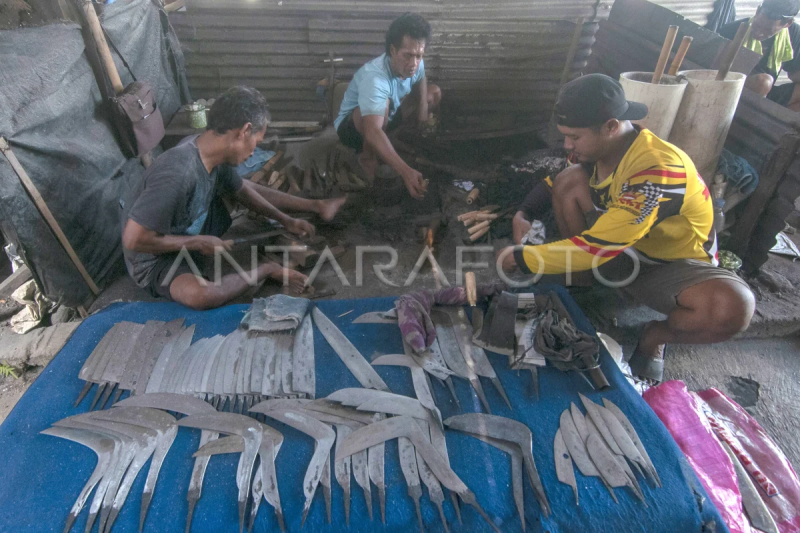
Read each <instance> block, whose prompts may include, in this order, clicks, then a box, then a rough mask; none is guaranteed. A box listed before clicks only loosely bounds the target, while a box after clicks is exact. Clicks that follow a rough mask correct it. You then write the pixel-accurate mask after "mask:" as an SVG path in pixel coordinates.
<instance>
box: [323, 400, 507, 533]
mask: <svg viewBox="0 0 800 533" xmlns="http://www.w3.org/2000/svg"><path fill="white" fill-rule="evenodd" d="M400 438H405V439H407V440H408V441H409V442H410V443H411V445H413V447H414V449H415V452H416V454H418V456H419V457H421V458H422V461H423V463H424V464H425V465H427V467H428V468H429V470H430V471H431V473H432V474H433V476H434V477H435V478H436V479H437V480H438V482H439V483H441V484H442V485H444V486H445V487H446V488H447V489H448V490H450V491H453V492H455V493H456V494H458V496H459V497H461V499H462V500H463V501H464V502H466V503H467V504H469V505H471V506H472V507H474V508H475V510H476V511H478V513H479V514H480V515H481V517H482V518H483V519H484V520H486V522H487V523H488V524H489V525H490V526H491V527H492V529H493V530H494V531H497V532H499V531H500V530H499V529H498V528H497V526H495V525H494V522H493V521H492V520H491V519H490V518H489V516H487V514H486V512H485V511H484V510H483V508H482V507H481V506H480V504H479V503H478V501H477V500H476V498H475V494H473V493H472V491H470V490H469V488H468V487H467V486H466V485H465V484H464V482H463V481H461V479H460V478H459V477H458V475H456V473H455V472H453V470H452V468H450V466H448V463H447V461H446V460H445V459H444V457H443V456H442V455H441V454H440V453H439V452H438V451H437V449H436V448H435V447H434V446H433V445H432V444H431V442H430V441H429V439H428V437H426V436H425V435H424V433H423V432H422V429H421V428H420V425H419V424H418V421H417V420H415V419H414V418H412V417H410V416H394V417H391V418H386V419H384V420H379V421H376V422H373V423H372V424H369V425H367V426H364V427H362V428H361V429H358V430H356V431H353V432H352V433H351V434H350V435H348V436H347V437H346V438H345V439H344V440H343V442H342V444H341V446H339V448H338V449H337V450H336V460H337V461H339V460H341V459H344V458H345V457H348V456H352V455H353V454H356V453H358V452H360V451H363V450H366V449H368V448H370V447H373V446H376V445H379V444H383V443H385V442H386V441H387V440H392V439H400ZM417 464H418V465H419V462H418V463H417ZM404 474H405V475H408V474H409V472H405V471H404ZM429 490H430V487H429ZM413 497H414V496H413V495H412V498H413Z"/></svg>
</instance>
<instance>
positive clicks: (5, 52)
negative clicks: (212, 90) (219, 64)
mask: <svg viewBox="0 0 800 533" xmlns="http://www.w3.org/2000/svg"><path fill="white" fill-rule="evenodd" d="M162 15H163V16H162ZM100 20H101V23H102V25H103V27H104V28H105V30H106V32H107V33H108V35H109V36H110V38H111V39H113V41H114V43H115V44H116V46H117V48H118V49H119V52H120V53H121V54H122V55H124V56H125V59H126V61H127V63H128V64H129V65H130V67H131V69H132V70H133V71H134V74H135V76H136V78H137V79H139V80H146V81H148V82H149V83H150V84H151V85H152V86H153V87H154V89H155V91H156V95H157V101H158V105H159V107H160V108H161V112H162V115H163V117H164V120H165V121H167V120H169V117H171V116H172V115H173V114H174V113H175V112H176V111H177V109H178V108H179V107H180V105H181V102H182V100H183V101H185V100H186V99H188V91H187V90H186V85H185V73H184V72H183V56H182V55H181V52H180V46H179V44H178V41H177V37H175V34H174V32H173V31H172V29H171V28H170V27H169V22H168V21H167V19H166V15H165V14H164V13H163V11H161V9H160V8H159V7H157V6H156V5H155V4H154V3H152V2H151V1H150V0H117V1H116V2H115V3H113V4H111V5H108V6H106V8H105V10H104V12H103V14H102V16H101V18H100ZM88 55H91V54H87V50H86V46H85V44H84V39H83V35H82V32H81V27H80V26H79V25H77V24H75V23H72V22H62V23H56V24H51V25H49V26H43V27H39V28H26V29H19V30H9V31H0V136H2V137H5V138H6V139H7V140H8V142H9V144H10V145H11V148H12V150H13V151H14V154H15V155H16V156H17V158H18V159H19V161H20V163H21V164H22V167H23V168H24V169H25V170H26V172H27V173H28V175H29V176H30V178H31V180H32V181H33V182H34V184H35V185H36V187H37V188H38V189H39V192H40V193H41V195H42V197H43V198H44V200H45V202H46V203H47V205H48V207H49V208H50V211H52V213H53V215H54V216H55V218H56V220H57V221H58V223H59V225H60V226H61V228H62V230H63V231H64V233H65V234H66V236H67V238H68V239H69V241H70V243H71V244H72V247H73V248H74V249H75V252H76V253H77V255H78V257H79V258H80V259H81V261H82V262H83V264H84V266H85V267H86V269H87V271H88V272H89V274H90V275H91V276H92V278H93V279H94V281H95V282H96V283H97V284H98V286H100V287H101V288H102V287H103V286H104V285H106V284H107V283H108V281H109V279H110V277H111V274H112V273H113V272H116V271H117V270H118V267H119V264H120V262H121V258H122V249H121V244H120V234H121V229H120V202H119V199H120V197H121V196H122V195H124V194H125V193H126V192H127V191H128V190H129V189H130V188H131V187H132V186H133V185H134V184H136V183H137V181H138V179H140V178H141V176H142V174H143V172H144V169H143V168H142V166H141V164H140V163H139V161H138V159H131V160H129V159H127V158H126V157H125V155H124V154H123V153H122V151H121V149H120V147H119V144H118V142H117V139H116V137H115V133H114V129H113V127H112V125H111V124H110V123H109V121H108V120H109V119H108V115H107V113H106V109H107V108H106V105H105V102H104V99H103V97H102V95H101V91H100V89H99V86H98V82H97V79H96V77H95V74H94V72H93V70H92V67H91V64H90V62H89V60H88V58H87V57H88ZM112 55H114V59H115V62H116V65H117V69H118V70H119V73H120V77H121V78H122V82H123V84H125V85H127V84H128V83H130V82H131V81H133V77H132V75H131V72H130V71H128V69H127V68H126V67H125V66H124V64H123V63H122V61H121V60H120V58H119V56H117V55H116V53H114V52H112ZM178 80H182V82H181V83H179V81H178ZM0 219H2V222H3V223H2V228H3V232H4V234H5V235H6V238H8V239H11V240H12V241H13V242H15V244H16V245H17V248H18V250H20V251H21V252H22V256H23V258H24V259H25V261H26V263H27V264H28V267H29V268H30V269H31V272H32V273H33V275H34V277H35V278H36V280H37V282H38V283H39V286H40V287H41V288H42V291H43V292H44V294H45V295H46V296H47V297H48V298H51V299H53V300H56V301H60V302H61V303H63V304H64V305H67V306H77V305H84V304H87V303H88V302H89V301H90V300H91V299H92V293H91V291H90V289H89V287H88V286H87V285H86V283H85V282H84V281H83V278H82V277H81V276H80V274H79V273H78V271H77V269H76V268H75V266H74V265H73V264H72V262H71V261H70V259H69V257H68V256H67V254H66V252H65V251H64V249H63V248H62V246H61V245H60V244H59V242H58V240H57V239H56V238H55V235H54V234H53V233H52V231H51V230H50V228H49V227H48V226H47V224H46V223H45V221H44V219H43V218H42V217H41V215H40V213H39V211H38V210H37V208H36V206H35V204H34V203H33V201H32V200H31V199H30V197H29V196H28V194H27V193H26V192H25V189H24V188H23V187H22V185H21V183H20V181H19V178H18V177H17V175H16V174H15V173H14V171H13V169H12V168H11V165H9V164H8V161H7V160H6V159H5V158H4V157H0Z"/></svg>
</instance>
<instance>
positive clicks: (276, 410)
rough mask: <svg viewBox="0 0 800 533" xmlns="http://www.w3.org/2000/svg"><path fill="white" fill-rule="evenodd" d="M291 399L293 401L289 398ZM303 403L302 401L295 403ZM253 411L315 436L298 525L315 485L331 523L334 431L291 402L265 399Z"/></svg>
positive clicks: (314, 490) (303, 520)
mask: <svg viewBox="0 0 800 533" xmlns="http://www.w3.org/2000/svg"><path fill="white" fill-rule="evenodd" d="M289 402H292V400H289ZM296 405H302V404H296ZM250 412H252V413H260V414H263V415H265V416H267V417H269V418H272V419H275V420H277V421H279V422H283V423H284V424H286V425H287V426H290V427H292V428H294V429H296V430H298V431H300V432H302V433H305V434H306V435H308V436H309V437H311V438H313V439H314V445H315V446H314V455H313V456H312V457H311V461H310V462H309V464H308V468H307V469H306V474H305V477H304V479H303V494H305V497H306V501H305V504H304V506H303V518H302V521H301V525H300V527H301V528H302V527H303V524H305V522H306V517H307V516H308V511H309V509H310V508H311V502H312V500H313V499H314V493H315V492H316V490H317V486H318V485H320V484H321V485H322V487H323V495H324V497H325V509H326V511H327V515H328V523H329V524H330V522H331V461H330V459H331V448H332V447H333V443H334V440H335V439H336V434H335V433H334V432H333V429H332V428H331V427H330V425H328V424H324V423H322V422H320V421H319V420H317V419H316V418H314V417H312V416H309V415H308V414H307V413H305V412H304V411H303V410H301V409H298V408H295V407H294V406H293V405H292V404H291V403H290V404H288V405H287V404H286V403H283V402H282V401H281V400H267V401H265V402H262V403H260V404H258V405H255V406H253V407H252V408H251V409H250Z"/></svg>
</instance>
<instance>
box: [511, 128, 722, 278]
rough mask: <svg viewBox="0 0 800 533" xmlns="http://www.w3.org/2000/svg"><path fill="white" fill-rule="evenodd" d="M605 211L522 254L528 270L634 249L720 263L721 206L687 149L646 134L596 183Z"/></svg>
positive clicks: (591, 261) (585, 262)
mask: <svg viewBox="0 0 800 533" xmlns="http://www.w3.org/2000/svg"><path fill="white" fill-rule="evenodd" d="M589 185H590V188H591V193H592V201H593V202H594V204H595V209H597V210H598V211H599V212H601V213H602V214H601V215H600V217H599V218H598V219H597V222H595V224H594V225H592V227H591V228H589V229H588V230H586V231H584V232H583V233H581V234H580V235H578V236H576V237H572V238H570V239H564V240H561V241H557V242H553V243H549V244H542V245H539V246H525V247H524V248H523V249H522V250H518V251H517V252H516V259H517V264H519V265H520V268H522V269H523V270H525V271H530V272H534V273H536V272H539V271H540V269H541V272H542V273H544V274H561V273H564V272H567V271H568V270H571V271H573V272H579V271H583V270H589V269H591V268H592V266H597V265H600V264H603V263H605V262H607V261H609V260H611V259H613V258H614V257H616V256H618V255H619V254H621V253H622V252H623V251H624V250H625V249H626V248H630V247H632V248H633V249H634V250H636V252H637V254H638V255H639V256H640V257H641V258H642V259H643V260H645V261H648V260H649V261H652V262H656V263H664V262H669V261H675V260H678V259H698V260H701V261H706V262H708V263H711V264H714V265H716V264H717V242H716V233H715V232H714V209H713V207H712V203H711V197H710V194H709V191H708V187H706V184H705V182H704V181H703V179H702V178H701V177H700V175H699V174H698V173H697V169H696V168H695V166H694V163H692V160H691V159H689V156H687V155H686V154H685V153H684V152H683V151H682V150H680V149H679V148H677V147H676V146H673V145H672V144H669V143H668V142H665V141H662V140H661V139H659V138H658V137H656V136H655V135H654V134H653V133H652V132H650V131H649V130H646V129H643V130H641V131H640V132H639V135H638V136H637V137H636V140H635V141H634V142H633V144H632V145H631V147H630V148H629V149H628V151H627V153H626V154H625V156H624V157H623V158H622V161H620V163H619V165H618V166H617V168H616V169H615V170H614V172H613V173H612V174H611V175H610V176H609V177H608V178H606V179H605V180H603V181H602V182H601V183H598V182H597V171H596V169H595V171H594V172H593V175H592V177H591V180H590V182H589Z"/></svg>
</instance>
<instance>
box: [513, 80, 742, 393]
mask: <svg viewBox="0 0 800 533" xmlns="http://www.w3.org/2000/svg"><path fill="white" fill-rule="evenodd" d="M555 114H556V119H557V123H558V129H559V131H560V132H561V133H562V134H563V135H564V136H565V139H564V147H565V148H566V150H567V151H568V152H571V154H572V155H573V156H574V157H575V158H576V159H577V160H578V162H579V163H580V164H577V165H573V166H571V167H569V168H568V169H566V170H564V171H563V172H561V173H560V174H559V175H558V176H557V177H556V179H555V181H554V183H553V190H552V201H553V210H554V214H555V217H556V221H557V225H558V229H559V232H560V233H561V237H562V238H563V240H560V241H557V242H553V243H550V244H543V245H539V246H517V247H510V248H507V249H505V250H503V251H502V252H501V253H500V254H499V257H500V258H502V262H503V265H502V266H503V268H504V270H506V271H512V270H514V269H515V268H517V267H519V268H520V269H521V270H523V271H524V272H530V273H543V274H563V273H571V272H582V271H594V276H595V278H596V279H597V280H599V281H601V282H603V281H606V284H607V285H608V284H609V283H608V282H607V281H608V280H610V279H612V278H613V279H614V280H615V281H616V282H618V283H617V284H616V285H611V286H617V287H620V288H621V289H622V291H623V292H624V293H625V294H627V295H628V296H630V297H632V298H633V299H634V300H637V301H639V302H640V303H643V304H645V305H647V306H648V307H651V308H653V309H655V310H656V311H659V312H661V313H663V314H665V315H667V319H666V320H664V321H653V322H650V323H648V324H647V325H646V326H645V327H644V330H643V332H642V335H641V337H640V338H639V343H638V345H637V347H636V350H635V351H634V354H633V356H632V357H631V359H630V361H629V362H630V365H631V369H632V370H633V372H634V374H635V375H637V376H639V377H641V378H644V379H649V380H651V381H656V382H660V381H661V380H662V379H663V370H664V348H665V345H666V344H667V343H687V344H705V343H713V342H721V341H724V340H726V339H729V338H731V337H732V336H733V335H735V334H736V333H739V332H740V331H743V330H745V329H746V328H747V326H748V325H749V323H750V319H751V317H752V316H753V312H754V310H755V300H754V298H753V294H752V293H751V292H750V289H749V287H748V286H747V284H746V283H745V282H744V281H743V280H741V279H740V278H738V277H737V276H736V275H735V274H733V273H732V272H730V271H728V270H725V269H723V268H720V267H718V266H717V241H716V233H715V232H714V227H713V223H714V214H713V209H712V204H711V199H710V195H709V191H708V188H707V187H706V184H705V183H704V182H703V179H702V178H701V177H700V176H699V175H698V174H697V169H696V168H695V166H694V164H693V163H692V161H691V159H689V157H688V156H687V155H686V154H685V153H684V152H683V151H682V150H680V149H679V148H677V147H675V146H673V145H671V144H669V143H667V142H665V141H662V140H661V139H659V138H658V137H656V136H655V135H654V134H653V133H652V132H650V131H648V130H646V129H641V128H639V127H638V126H634V125H633V124H631V122H630V121H631V120H637V119H641V118H644V117H645V116H646V115H647V107H646V106H644V105H643V104H640V103H635V102H628V101H627V100H626V98H625V93H624V92H623V90H622V86H620V84H619V83H618V82H617V81H616V80H614V79H612V78H610V77H608V76H605V75H602V74H590V75H588V76H583V77H581V78H578V79H576V80H574V81H572V82H570V83H568V84H567V85H565V86H564V87H563V89H562V90H561V92H560V94H559V97H558V101H557V103H556V108H555ZM601 265H602V266H601ZM614 273H616V277H614Z"/></svg>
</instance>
